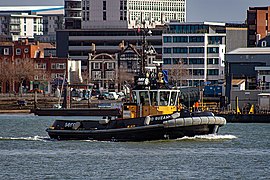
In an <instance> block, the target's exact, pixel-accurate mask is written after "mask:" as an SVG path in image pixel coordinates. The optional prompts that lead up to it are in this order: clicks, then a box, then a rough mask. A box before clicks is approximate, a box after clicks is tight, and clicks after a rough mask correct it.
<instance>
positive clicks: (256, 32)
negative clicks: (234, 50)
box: [247, 6, 270, 47]
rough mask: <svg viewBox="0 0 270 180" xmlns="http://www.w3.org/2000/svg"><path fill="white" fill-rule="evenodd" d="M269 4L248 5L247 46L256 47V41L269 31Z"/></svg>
mask: <svg viewBox="0 0 270 180" xmlns="http://www.w3.org/2000/svg"><path fill="white" fill-rule="evenodd" d="M269 20H270V6H268V7H250V8H249V9H248V10H247V25H248V41H247V46H248V47H256V46H257V44H258V41H259V40H260V39H262V38H264V37H266V36H267V35H268V34H269V32H270V21H269Z"/></svg>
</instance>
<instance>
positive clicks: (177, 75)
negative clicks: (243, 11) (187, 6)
mask: <svg viewBox="0 0 270 180" xmlns="http://www.w3.org/2000/svg"><path fill="white" fill-rule="evenodd" d="M162 37H163V38H162V39H163V43H162V47H163V53H162V55H163V57H162V58H163V68H165V69H167V70H168V71H169V74H170V77H171V79H173V80H174V83H177V84H178V85H188V86H202V85H209V84H210V85H216V84H223V82H224V65H225V64H224V54H225V52H227V51H232V50H234V49H236V48H239V47H246V37H247V27H246V25H244V24H232V23H215V22H201V23H196V22H185V23H181V22H170V23H168V24H167V29H166V30H165V31H164V32H163V34H162ZM177 69H179V70H178V71H177Z"/></svg>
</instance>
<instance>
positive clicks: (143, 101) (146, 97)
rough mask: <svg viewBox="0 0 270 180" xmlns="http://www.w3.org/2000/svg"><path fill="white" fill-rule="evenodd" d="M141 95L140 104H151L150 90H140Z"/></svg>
mask: <svg viewBox="0 0 270 180" xmlns="http://www.w3.org/2000/svg"><path fill="white" fill-rule="evenodd" d="M139 96H140V104H142V105H143V106H149V105H150V102H149V94H148V91H141V92H139Z"/></svg>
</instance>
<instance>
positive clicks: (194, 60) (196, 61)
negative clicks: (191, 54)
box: [189, 58, 204, 64]
mask: <svg viewBox="0 0 270 180" xmlns="http://www.w3.org/2000/svg"><path fill="white" fill-rule="evenodd" d="M189 64H204V59H203V58H190V59H189Z"/></svg>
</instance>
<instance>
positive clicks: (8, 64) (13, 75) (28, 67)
mask: <svg viewBox="0 0 270 180" xmlns="http://www.w3.org/2000/svg"><path fill="white" fill-rule="evenodd" d="M34 65H35V63H34V60H33V59H29V58H24V59H19V58H18V59H15V61H13V60H10V59H9V60H1V63H0V73H1V77H0V80H1V81H2V82H3V83H6V84H8V85H9V87H10V88H11V87H12V91H15V87H16V86H15V85H16V83H19V84H20V85H19V86H20V93H22V84H23V82H24V81H30V80H33V79H34V76H35V75H36V70H35V67H34ZM10 90H11V89H9V91H10Z"/></svg>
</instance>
